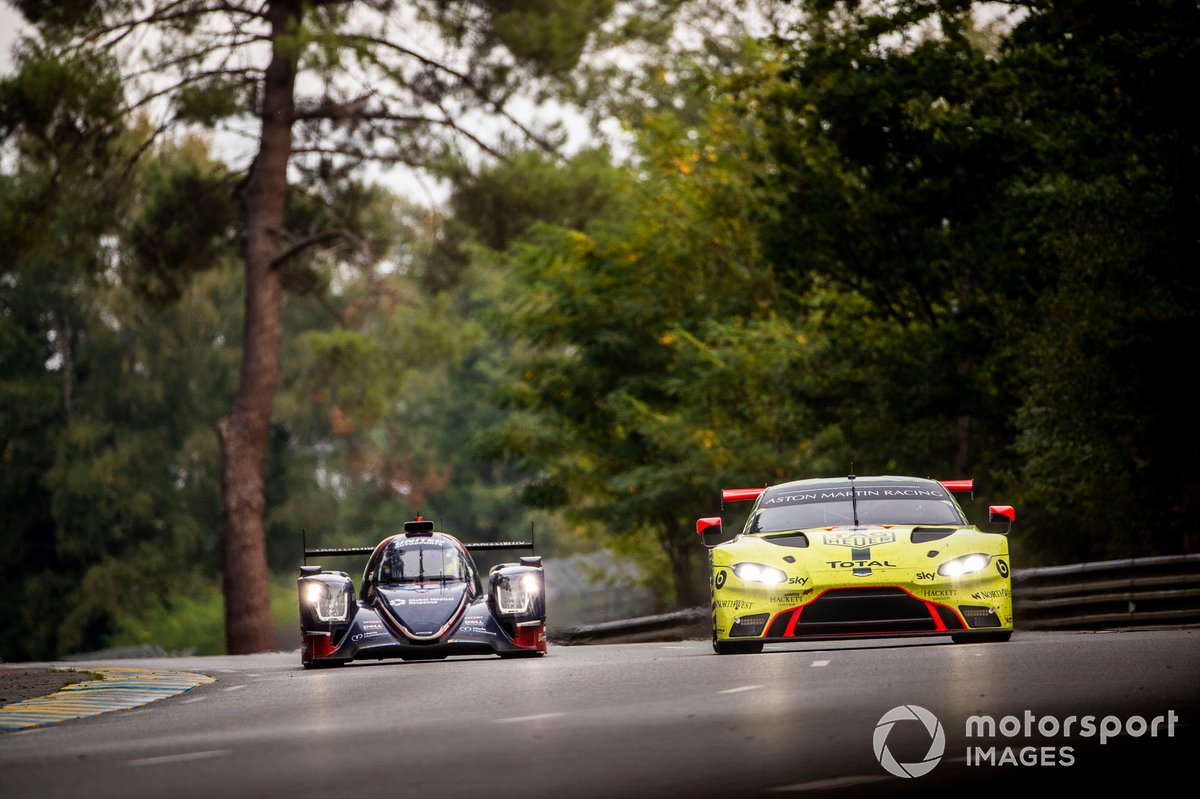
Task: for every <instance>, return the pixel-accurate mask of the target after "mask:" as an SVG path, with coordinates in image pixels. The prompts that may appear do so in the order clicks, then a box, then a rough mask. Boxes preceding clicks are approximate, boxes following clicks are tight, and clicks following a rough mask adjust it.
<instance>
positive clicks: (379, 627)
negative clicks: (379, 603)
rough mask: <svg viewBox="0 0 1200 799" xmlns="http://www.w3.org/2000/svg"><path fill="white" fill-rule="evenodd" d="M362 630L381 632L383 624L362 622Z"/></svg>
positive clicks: (379, 622)
mask: <svg viewBox="0 0 1200 799" xmlns="http://www.w3.org/2000/svg"><path fill="white" fill-rule="evenodd" d="M362 628H363V629H364V630H382V629H383V622H381V621H364V622H363V623H362Z"/></svg>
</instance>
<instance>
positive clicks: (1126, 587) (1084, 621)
mask: <svg viewBox="0 0 1200 799" xmlns="http://www.w3.org/2000/svg"><path fill="white" fill-rule="evenodd" d="M1013 602H1014V608H1013V614H1014V616H1015V617H1016V627H1017V629H1018V630H1111V629H1117V628H1125V627H1144V626H1149V625H1179V624H1195V623H1198V622H1200V554H1197V555H1168V556H1163V557H1154V558H1127V559H1125V560H1107V561H1101V562H1098V563H1077V564H1074V565H1071V566H1048V567H1045V568H1040V569H1018V570H1016V571H1014V572H1013Z"/></svg>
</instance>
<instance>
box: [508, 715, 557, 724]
mask: <svg viewBox="0 0 1200 799" xmlns="http://www.w3.org/2000/svg"><path fill="white" fill-rule="evenodd" d="M565 715H567V714H566V713H538V714H537V715H534V716H513V717H512V718H508V719H492V722H493V723H495V724H517V723H519V722H522V721H541V720H542V719H553V718H558V717H559V716H565Z"/></svg>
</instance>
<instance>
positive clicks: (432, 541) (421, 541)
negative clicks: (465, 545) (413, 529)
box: [392, 536, 453, 547]
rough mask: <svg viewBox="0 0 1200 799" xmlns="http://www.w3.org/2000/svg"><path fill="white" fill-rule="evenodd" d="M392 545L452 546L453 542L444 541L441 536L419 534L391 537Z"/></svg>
mask: <svg viewBox="0 0 1200 799" xmlns="http://www.w3.org/2000/svg"><path fill="white" fill-rule="evenodd" d="M392 546H394V547H415V546H427V547H450V546H453V544H451V543H450V542H449V541H445V540H443V539H441V538H434V537H433V536H429V537H428V538H427V537H425V536H421V537H419V538H395V539H392Z"/></svg>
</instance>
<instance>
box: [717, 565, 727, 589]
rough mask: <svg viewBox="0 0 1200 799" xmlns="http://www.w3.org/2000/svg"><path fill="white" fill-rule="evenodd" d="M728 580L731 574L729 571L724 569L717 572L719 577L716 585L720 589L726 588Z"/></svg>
mask: <svg viewBox="0 0 1200 799" xmlns="http://www.w3.org/2000/svg"><path fill="white" fill-rule="evenodd" d="M728 579H729V573H728V572H727V571H725V570H724V569H722V570H721V571H719V572H717V576H716V579H715V580H714V583H715V584H716V586H717V588H718V589H720V588H724V587H725V581H726V580H728Z"/></svg>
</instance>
